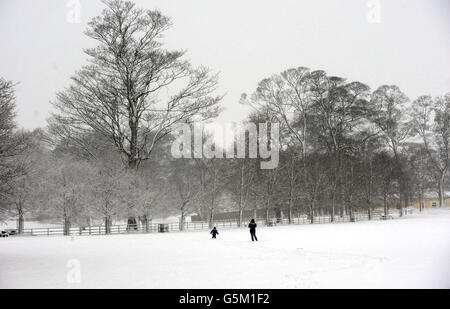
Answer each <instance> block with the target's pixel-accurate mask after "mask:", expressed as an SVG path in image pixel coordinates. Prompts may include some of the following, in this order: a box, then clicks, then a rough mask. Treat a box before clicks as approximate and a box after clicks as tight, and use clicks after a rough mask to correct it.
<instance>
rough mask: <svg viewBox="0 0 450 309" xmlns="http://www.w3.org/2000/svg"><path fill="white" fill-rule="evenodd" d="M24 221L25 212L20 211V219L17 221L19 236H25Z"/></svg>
mask: <svg viewBox="0 0 450 309" xmlns="http://www.w3.org/2000/svg"><path fill="white" fill-rule="evenodd" d="M24 221H25V220H24V215H23V212H22V211H19V219H18V220H17V230H18V233H19V234H23V228H24Z"/></svg>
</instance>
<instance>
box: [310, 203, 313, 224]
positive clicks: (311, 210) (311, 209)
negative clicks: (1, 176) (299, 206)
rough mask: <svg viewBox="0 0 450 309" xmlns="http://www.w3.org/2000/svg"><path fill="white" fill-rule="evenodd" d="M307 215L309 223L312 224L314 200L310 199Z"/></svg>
mask: <svg viewBox="0 0 450 309" xmlns="http://www.w3.org/2000/svg"><path fill="white" fill-rule="evenodd" d="M309 217H310V218H309V219H310V221H311V224H314V201H311V205H310V207H309Z"/></svg>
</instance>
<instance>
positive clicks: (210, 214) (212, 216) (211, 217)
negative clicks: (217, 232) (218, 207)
mask: <svg viewBox="0 0 450 309" xmlns="http://www.w3.org/2000/svg"><path fill="white" fill-rule="evenodd" d="M213 227H214V208H213V209H211V211H210V213H209V228H210V229H212V228H213Z"/></svg>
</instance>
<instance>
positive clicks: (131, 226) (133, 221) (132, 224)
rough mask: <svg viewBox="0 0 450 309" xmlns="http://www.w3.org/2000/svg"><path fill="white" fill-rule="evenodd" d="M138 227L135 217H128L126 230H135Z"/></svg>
mask: <svg viewBox="0 0 450 309" xmlns="http://www.w3.org/2000/svg"><path fill="white" fill-rule="evenodd" d="M137 229H138V225H137V221H136V217H129V218H128V221H127V230H128V231H130V230H137Z"/></svg>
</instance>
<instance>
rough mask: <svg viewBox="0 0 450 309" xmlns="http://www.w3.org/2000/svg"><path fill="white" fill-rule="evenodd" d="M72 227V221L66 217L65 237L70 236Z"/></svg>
mask: <svg viewBox="0 0 450 309" xmlns="http://www.w3.org/2000/svg"><path fill="white" fill-rule="evenodd" d="M70 227H71V222H70V219H69V218H68V217H65V218H64V227H63V234H64V236H69V235H70Z"/></svg>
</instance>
